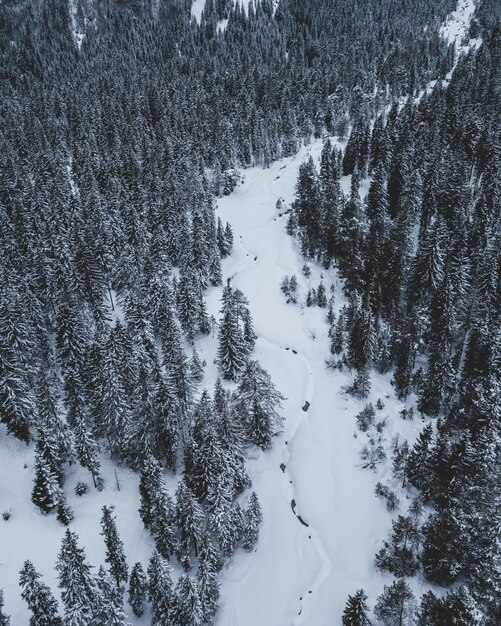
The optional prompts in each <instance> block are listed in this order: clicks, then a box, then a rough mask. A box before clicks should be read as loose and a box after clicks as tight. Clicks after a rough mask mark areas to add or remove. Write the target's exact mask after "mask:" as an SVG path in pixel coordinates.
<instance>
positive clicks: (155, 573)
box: [148, 551, 175, 626]
mask: <svg viewBox="0 0 501 626" xmlns="http://www.w3.org/2000/svg"><path fill="white" fill-rule="evenodd" d="M148 598H149V600H150V602H151V615H152V625H153V626H165V625H166V624H169V623H171V617H172V609H173V605H174V602H175V596H174V590H173V589H172V578H171V568H170V565H169V562H168V561H167V560H166V559H164V558H163V557H162V556H161V555H160V554H159V553H158V552H157V551H155V552H154V553H153V555H152V557H151V559H150V563H149V565H148Z"/></svg>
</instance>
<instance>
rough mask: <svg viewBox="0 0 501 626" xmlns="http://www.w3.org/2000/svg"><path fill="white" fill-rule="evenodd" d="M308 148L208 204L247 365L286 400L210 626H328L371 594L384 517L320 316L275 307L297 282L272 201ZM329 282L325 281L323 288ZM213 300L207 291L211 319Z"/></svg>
mask: <svg viewBox="0 0 501 626" xmlns="http://www.w3.org/2000/svg"><path fill="white" fill-rule="evenodd" d="M320 150H321V143H320V142H316V143H315V144H313V145H312V146H311V147H309V148H304V149H303V150H302V151H301V152H300V153H299V154H298V155H297V156H296V157H294V158H292V159H286V160H284V161H280V162H278V163H275V164H273V165H272V166H271V167H270V168H269V169H266V170H263V169H260V168H253V169H250V170H246V171H245V182H244V184H243V185H241V186H239V187H238V188H237V189H236V190H235V191H234V193H233V194H231V195H230V196H228V197H225V198H222V199H221V200H220V201H219V209H218V215H219V216H220V217H221V219H222V220H223V221H226V220H228V221H229V222H230V223H231V224H232V227H233V230H234V236H235V246H234V251H233V253H232V255H231V257H230V258H229V259H227V260H225V262H224V266H223V269H224V274H225V277H232V284H233V285H234V286H237V287H239V288H241V289H242V291H243V292H244V294H245V295H246V296H247V298H248V299H249V301H250V309H251V312H252V315H253V318H254V323H255V328H256V332H257V334H258V341H257V345H256V358H258V359H259V361H260V362H261V363H262V364H263V366H264V367H265V368H266V369H268V371H269V372H270V374H271V376H272V378H273V381H274V382H275V384H276V385H277V387H278V388H279V389H280V391H281V392H282V393H283V395H284V396H285V397H286V398H287V400H286V402H285V403H284V415H285V418H286V422H285V426H284V433H283V435H281V436H280V437H278V438H277V440H276V442H275V445H274V448H273V450H271V451H270V452H267V453H265V454H262V453H260V454H257V453H256V456H255V458H254V459H252V460H251V462H250V473H251V477H252V480H253V483H254V488H255V490H256V491H257V493H258V496H259V498H260V501H261V503H262V506H263V511H264V522H263V527H262V531H261V536H260V541H259V544H258V547H257V550H256V552H254V553H253V554H251V555H245V554H242V555H237V556H236V557H235V559H234V561H233V562H232V563H231V565H230V566H229V567H228V568H227V569H225V571H224V573H223V586H222V608H221V612H220V618H219V624H218V626H251V625H252V626H255V625H256V624H259V625H260V626H291V625H292V624H295V625H297V626H299V625H308V626H327V625H329V626H332V624H338V623H340V616H341V612H342V608H343V606H344V603H345V601H346V597H347V594H348V593H352V592H353V591H354V590H355V589H357V588H359V587H362V586H363V587H364V588H365V589H366V591H368V593H370V594H372V596H373V597H374V596H375V595H376V593H379V592H380V590H381V577H380V576H379V575H378V574H377V573H376V572H375V570H374V567H373V555H374V553H375V551H376V549H377V547H378V542H379V541H380V540H381V538H382V537H384V536H385V534H386V531H387V528H388V526H389V524H390V518H389V516H388V514H387V513H386V512H385V511H383V509H382V507H381V505H380V503H378V502H377V500H376V499H375V497H374V492H373V490H374V479H373V477H372V476H370V475H369V474H368V473H366V472H363V471H361V470H360V469H359V467H357V465H358V449H359V442H357V440H355V439H354V438H353V433H354V431H355V425H354V410H353V406H351V407H350V408H351V410H348V405H349V404H350V402H351V401H349V400H347V399H345V397H344V396H343V395H342V394H341V393H340V391H341V387H342V385H344V384H346V383H347V381H348V379H347V378H346V377H345V376H344V375H342V374H339V373H333V372H332V371H328V370H326V368H325V359H326V357H327V356H328V352H327V348H328V342H327V338H326V333H327V325H326V324H325V321H324V318H325V310H321V309H318V308H311V309H306V308H303V307H301V306H300V305H299V304H298V305H292V304H286V302H285V298H284V297H283V294H282V293H281V291H280V282H281V280H282V278H283V277H284V276H285V275H289V276H290V275H291V274H296V276H297V278H298V282H299V290H300V293H301V294H302V299H303V301H304V297H305V295H306V289H307V281H306V279H305V278H304V276H303V275H302V273H301V268H302V265H303V261H302V259H301V256H300V255H299V253H298V250H297V247H296V245H295V243H294V241H293V240H292V238H290V237H288V236H287V234H286V232H285V224H286V220H287V217H286V215H283V216H282V217H279V214H278V211H277V209H276V208H275V204H276V201H277V199H278V198H279V197H282V198H284V199H285V203H286V206H289V205H290V202H291V201H292V199H293V196H294V187H295V182H296V177H297V171H298V168H299V165H300V163H301V162H303V161H304V159H305V158H306V156H307V154H308V153H311V154H312V156H313V158H314V159H315V160H317V159H318V157H319V154H320ZM312 270H313V271H312V276H311V277H310V279H309V283H310V284H312V285H314V286H317V285H318V282H319V280H320V272H321V269H320V268H318V267H312ZM333 279H334V277H333V276H330V275H329V276H326V277H325V280H326V283H327V286H328V285H329V284H330V281H331V280H333ZM219 296H220V291H219V290H213V291H212V292H211V293H209V297H208V301H209V302H208V304H209V310H210V311H211V312H215V311H217V310H218V308H219V303H218V298H219ZM336 297H338V295H337V293H336ZM210 346H211V343H210V342H207V345H206V348H207V350H206V351H205V355H204V356H205V357H206V358H213V354H209V352H208V351H209V350H210V349H211V347H210ZM305 401H308V402H309V403H310V407H309V409H308V410H307V411H304V410H303V408H302V407H303V405H304V403H305Z"/></svg>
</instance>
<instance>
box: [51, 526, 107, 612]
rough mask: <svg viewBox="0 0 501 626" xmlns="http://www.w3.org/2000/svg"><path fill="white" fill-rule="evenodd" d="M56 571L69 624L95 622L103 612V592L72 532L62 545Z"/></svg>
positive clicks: (68, 532)
mask: <svg viewBox="0 0 501 626" xmlns="http://www.w3.org/2000/svg"><path fill="white" fill-rule="evenodd" d="M56 570H57V573H58V578H59V588H60V589H61V598H62V601H63V604H64V619H65V621H67V622H68V623H76V624H84V623H92V620H93V619H94V617H95V616H96V613H97V611H98V610H99V602H98V600H99V591H98V588H97V585H96V581H95V579H94V577H93V576H92V574H91V566H90V565H89V564H88V563H87V562H86V559H85V552H84V549H83V548H80V547H79V546H78V536H77V535H76V534H75V533H72V532H71V531H70V530H67V531H66V533H65V535H64V537H63V540H62V542H61V550H60V552H59V555H58V559H57V562H56ZM77 617H78V619H77ZM71 620H73V621H71ZM78 620H80V621H78Z"/></svg>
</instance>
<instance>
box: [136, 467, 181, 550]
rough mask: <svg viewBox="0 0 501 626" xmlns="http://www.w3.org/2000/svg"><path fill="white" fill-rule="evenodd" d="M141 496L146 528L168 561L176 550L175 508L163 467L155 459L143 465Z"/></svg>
mask: <svg viewBox="0 0 501 626" xmlns="http://www.w3.org/2000/svg"><path fill="white" fill-rule="evenodd" d="M139 494H140V497H141V506H140V508H139V515H140V516H141V519H142V521H143V524H144V527H145V528H146V529H147V530H149V531H150V532H151V534H152V535H153V538H154V539H155V547H156V548H157V550H158V551H159V553H160V554H161V555H162V557H164V558H166V559H168V558H170V556H171V554H172V551H173V548H174V528H173V524H174V506H173V503H172V500H171V498H170V496H169V494H168V492H167V490H166V488H165V485H164V482H163V479H162V467H161V466H160V464H159V463H158V461H156V460H155V459H153V458H147V459H146V460H145V462H144V464H143V468H142V470H141V478H140V482H139Z"/></svg>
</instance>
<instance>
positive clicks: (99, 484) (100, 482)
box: [96, 476, 104, 491]
mask: <svg viewBox="0 0 501 626" xmlns="http://www.w3.org/2000/svg"><path fill="white" fill-rule="evenodd" d="M96 488H97V490H98V491H102V490H103V489H104V478H101V476H98V477H97V478H96Z"/></svg>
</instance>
